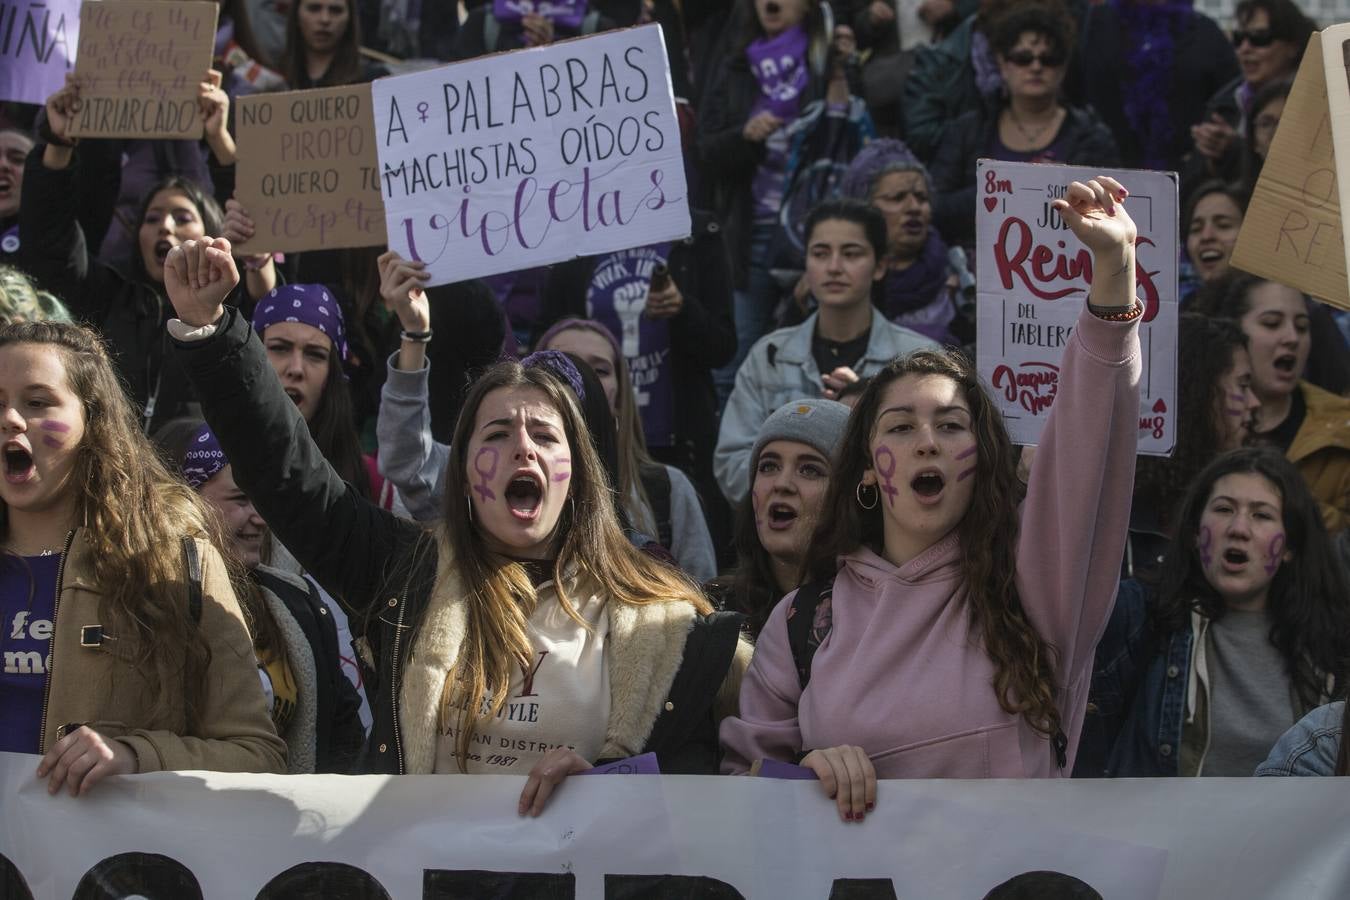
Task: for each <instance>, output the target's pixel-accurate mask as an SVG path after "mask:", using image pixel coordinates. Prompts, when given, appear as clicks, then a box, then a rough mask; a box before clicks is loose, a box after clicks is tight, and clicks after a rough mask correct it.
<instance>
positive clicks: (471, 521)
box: [464, 500, 473, 525]
mask: <svg viewBox="0 0 1350 900" xmlns="http://www.w3.org/2000/svg"><path fill="white" fill-rule="evenodd" d="M464 506H465V507H466V508H467V509H468V510H469V524H470V525H472V524H473V501H472V500H469V501H468V502H467V503H465V504H464Z"/></svg>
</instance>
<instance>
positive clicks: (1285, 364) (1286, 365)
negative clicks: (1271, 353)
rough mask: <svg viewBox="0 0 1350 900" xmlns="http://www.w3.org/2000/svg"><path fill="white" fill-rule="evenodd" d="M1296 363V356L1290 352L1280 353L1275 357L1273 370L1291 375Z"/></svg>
mask: <svg viewBox="0 0 1350 900" xmlns="http://www.w3.org/2000/svg"><path fill="white" fill-rule="evenodd" d="M1297 365H1298V357H1297V356H1295V355H1294V354H1292V353H1282V354H1280V355H1279V356H1277V357H1275V362H1274V366H1275V370H1276V371H1277V372H1283V373H1284V374H1285V375H1293V374H1294V368H1295V367H1296V366H1297Z"/></svg>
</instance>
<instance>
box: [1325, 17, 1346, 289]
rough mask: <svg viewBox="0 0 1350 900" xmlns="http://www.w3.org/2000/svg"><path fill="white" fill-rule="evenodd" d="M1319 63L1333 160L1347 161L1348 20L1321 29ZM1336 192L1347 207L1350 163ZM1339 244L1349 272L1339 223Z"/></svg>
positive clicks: (1340, 170) (1343, 229)
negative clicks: (1320, 64)
mask: <svg viewBox="0 0 1350 900" xmlns="http://www.w3.org/2000/svg"><path fill="white" fill-rule="evenodd" d="M1322 65H1323V72H1324V73H1325V75H1326V88H1327V113H1328V117H1329V118H1330V120H1331V138H1332V141H1331V143H1332V146H1333V148H1334V152H1333V156H1334V157H1335V159H1336V160H1338V161H1340V160H1344V161H1346V163H1350V24H1346V25H1333V26H1332V27H1330V28H1328V29H1326V30H1324V31H1323V32H1322ZM1336 173H1337V178H1336V181H1337V187H1338V191H1337V196H1338V198H1339V200H1340V208H1341V209H1350V166H1346V167H1343V165H1342V164H1341V163H1339V162H1338V164H1337V166H1336ZM1341 246H1342V249H1343V252H1344V254H1345V260H1344V261H1345V264H1346V268H1345V269H1342V271H1343V272H1350V229H1347V228H1346V227H1345V223H1344V220H1342V223H1341ZM1341 287H1342V288H1343V289H1345V290H1346V302H1345V303H1337V302H1336V300H1337V299H1339V298H1335V299H1332V300H1331V302H1332V303H1336V305H1337V306H1340V307H1341V308H1343V309H1350V284H1347V282H1346V279H1344V278H1342V279H1341Z"/></svg>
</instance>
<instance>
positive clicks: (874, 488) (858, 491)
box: [853, 481, 881, 509]
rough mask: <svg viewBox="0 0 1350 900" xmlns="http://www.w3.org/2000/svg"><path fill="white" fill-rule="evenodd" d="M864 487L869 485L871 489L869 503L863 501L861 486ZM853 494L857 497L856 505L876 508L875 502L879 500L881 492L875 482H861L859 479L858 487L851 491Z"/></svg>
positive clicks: (864, 507)
mask: <svg viewBox="0 0 1350 900" xmlns="http://www.w3.org/2000/svg"><path fill="white" fill-rule="evenodd" d="M865 487H869V488H871V489H872V502H871V503H866V502H864V501H863V488H865ZM853 495H854V496H855V497H857V498H858V505H859V506H861V507H862V508H863V509H876V508H877V504H878V503H880V502H881V492H880V491H878V490H877V486H876V485H875V484H863V483H862V482H861V481H859V482H858V487H857V488H856V489H854V491H853Z"/></svg>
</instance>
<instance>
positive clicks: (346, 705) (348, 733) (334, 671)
mask: <svg viewBox="0 0 1350 900" xmlns="http://www.w3.org/2000/svg"><path fill="white" fill-rule="evenodd" d="M249 575H250V577H251V578H252V579H253V580H254V581H255V582H256V583H257V584H259V585H261V586H262V587H264V588H266V589H267V590H269V591H271V592H272V593H273V594H276V596H277V599H279V600H280V601H281V602H282V603H284V604H285V605H286V609H287V611H288V612H290V614H291V616H292V618H294V619H295V622H296V624H297V625H299V626H300V630H301V631H303V632H304V633H305V640H306V641H307V642H308V643H309V649H310V652H311V653H313V654H314V673H315V675H316V676H317V678H318V684H317V686H316V687H317V690H316V691H315V694H316V703H315V717H314V771H315V772H316V773H321V774H322V773H325V772H331V773H336V774H338V775H351V774H355V773H356V772H357V771H358V765H357V764H358V763H359V761H360V759H361V750H362V747H363V746H364V744H365V740H366V730H365V727H364V726H363V725H362V724H361V695H360V694H358V693H357V692H356V688H355V687H354V686H353V685H352V683H351V682H350V681H348V680H347V676H346V675H344V674H342V659H341V655H340V651H339V649H338V637H337V625H336V624H335V623H334V622H333V616H332V615H331V614H330V613H329V611H328V606H327V605H326V604H325V603H324V602H323V600H322V599H321V598H320V597H319V592H318V591H317V590H315V588H314V585H312V584H310V583H309V582H306V583H305V587H304V588H303V589H302V588H301V587H300V585H299V584H297V583H296V580H297V576H293V575H289V574H287V573H284V572H278V571H277V570H275V569H270V568H268V567H267V566H259V567H258V568H256V569H253V570H252V571H251V572H250V573H249Z"/></svg>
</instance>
